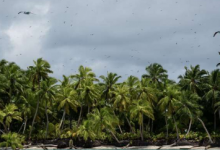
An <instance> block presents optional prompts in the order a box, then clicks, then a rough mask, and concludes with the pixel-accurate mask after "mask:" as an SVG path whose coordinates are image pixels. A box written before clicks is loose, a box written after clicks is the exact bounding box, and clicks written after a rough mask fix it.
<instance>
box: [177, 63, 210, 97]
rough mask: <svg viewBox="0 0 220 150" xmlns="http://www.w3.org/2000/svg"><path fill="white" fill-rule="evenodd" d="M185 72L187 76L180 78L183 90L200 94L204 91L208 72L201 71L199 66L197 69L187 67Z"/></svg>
mask: <svg viewBox="0 0 220 150" xmlns="http://www.w3.org/2000/svg"><path fill="white" fill-rule="evenodd" d="M185 70H186V72H185V74H184V75H183V76H182V75H180V76H179V77H178V78H179V79H180V81H179V84H180V86H181V88H182V90H190V91H192V92H193V93H197V94H200V92H201V91H202V89H203V84H204V83H206V80H207V71H205V70H200V67H199V65H196V66H195V67H193V66H190V69H188V68H187V67H185Z"/></svg>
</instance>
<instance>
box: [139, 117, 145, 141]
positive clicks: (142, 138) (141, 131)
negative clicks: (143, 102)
mask: <svg viewBox="0 0 220 150" xmlns="http://www.w3.org/2000/svg"><path fill="white" fill-rule="evenodd" d="M141 116H142V120H141V122H140V134H141V141H143V140H144V137H143V130H142V128H143V126H142V123H143V114H141Z"/></svg>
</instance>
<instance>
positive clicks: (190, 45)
mask: <svg viewBox="0 0 220 150" xmlns="http://www.w3.org/2000/svg"><path fill="white" fill-rule="evenodd" d="M219 6H220V1H219V0H0V59H6V60H8V61H13V62H16V63H17V64H18V65H19V66H21V67H22V68H23V69H26V68H27V66H30V65H33V60H36V59H37V58H40V57H42V58H43V59H46V60H47V61H48V62H49V63H50V64H51V67H52V70H53V71H54V74H53V76H55V77H57V78H60V79H61V78H62V75H63V74H65V75H70V74H74V73H76V71H77V70H78V67H79V66H80V65H83V66H87V67H90V68H92V70H93V71H94V72H95V73H96V75H97V76H99V75H106V74H107V72H114V73H117V74H118V75H121V76H123V80H124V79H126V78H127V77H128V75H135V76H137V77H141V75H142V74H144V73H146V71H145V68H146V66H148V65H149V64H150V63H160V64H161V65H162V66H163V67H164V68H165V69H166V70H168V74H169V78H170V79H173V80H177V77H178V76H179V75H180V74H183V73H184V71H185V70H184V66H190V65H193V66H194V65H196V64H200V66H201V68H202V69H207V70H209V71H211V70H213V69H216V64H217V63H218V62H220V56H219V55H218V51H220V34H219V35H216V37H215V38H213V33H214V32H215V31H219V30H220V9H219ZM19 11H30V12H32V13H34V14H31V15H25V14H18V12H19Z"/></svg>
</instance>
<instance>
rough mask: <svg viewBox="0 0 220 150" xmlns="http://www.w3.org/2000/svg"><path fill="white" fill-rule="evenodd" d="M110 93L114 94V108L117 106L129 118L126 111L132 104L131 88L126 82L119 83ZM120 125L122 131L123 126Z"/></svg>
mask: <svg viewBox="0 0 220 150" xmlns="http://www.w3.org/2000/svg"><path fill="white" fill-rule="evenodd" d="M110 94H113V95H114V97H113V106H114V108H117V109H118V110H119V112H122V113H123V114H124V115H125V117H126V118H127V116H126V112H127V110H128V108H129V105H130V97H129V88H128V87H127V86H126V85H125V84H121V85H117V86H116V87H115V90H114V91H110ZM127 122H128V124H129V126H130V128H131V130H132V127H131V124H130V122H129V121H128V119H127ZM118 126H119V129H120V131H121V133H122V130H121V126H120V125H118Z"/></svg>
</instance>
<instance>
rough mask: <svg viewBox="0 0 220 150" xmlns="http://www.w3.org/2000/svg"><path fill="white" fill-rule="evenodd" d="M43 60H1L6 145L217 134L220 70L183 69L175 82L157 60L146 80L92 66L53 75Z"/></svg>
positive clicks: (0, 132) (0, 118)
mask: <svg viewBox="0 0 220 150" xmlns="http://www.w3.org/2000/svg"><path fill="white" fill-rule="evenodd" d="M52 73H53V71H52V70H51V67H50V64H49V63H48V62H47V61H46V60H44V59H42V58H39V59H37V60H36V61H34V65H33V66H29V67H28V68H27V69H26V70H24V69H22V68H20V67H19V66H18V65H17V64H15V63H13V62H8V61H6V60H1V61H0V137H1V138H0V141H2V142H1V143H0V146H4V147H9V146H10V147H12V148H13V149H15V148H21V147H22V143H23V142H24V141H25V139H26V141H27V140H39V139H44V140H46V139H57V138H71V139H76V138H81V139H84V140H85V141H87V140H109V141H115V142H118V143H120V141H121V140H123V139H129V140H132V139H139V140H142V141H144V140H147V139H155V138H156V139H157V138H164V139H169V138H175V139H177V140H179V139H181V138H186V139H190V138H193V139H201V138H207V139H209V141H210V142H211V143H212V142H213V138H216V137H218V136H217V135H219V134H218V133H220V119H219V118H220V71H219V69H216V70H213V71H212V72H208V71H207V70H204V69H201V68H200V66H199V65H196V66H190V67H189V68H187V67H185V73H184V74H183V75H180V76H179V77H178V79H179V81H178V82H175V81H172V80H170V79H169V78H168V73H167V70H165V69H164V68H163V67H162V65H160V64H157V63H154V64H151V65H149V66H147V67H146V73H145V74H143V75H142V77H141V78H138V77H135V76H129V77H128V78H127V79H126V80H125V81H122V77H121V76H120V75H118V74H116V73H112V72H109V73H107V74H106V75H101V76H100V77H97V76H96V74H95V73H94V72H93V71H92V69H91V68H88V67H84V66H80V67H79V69H78V73H76V74H70V75H68V76H66V75H63V79H61V80H59V79H56V78H54V77H52V76H53V75H52Z"/></svg>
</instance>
